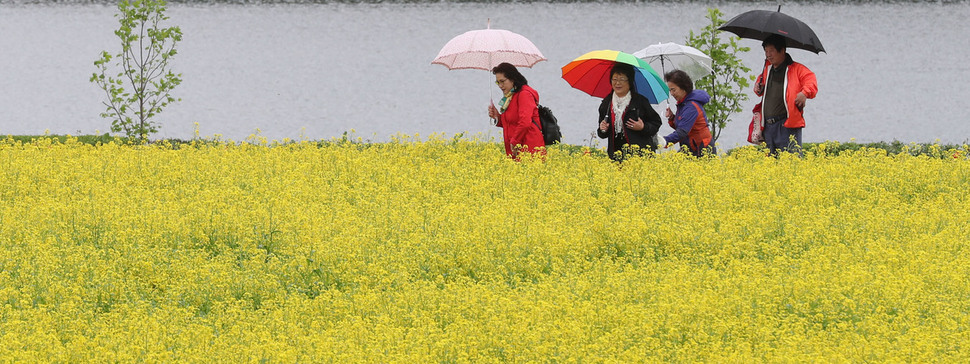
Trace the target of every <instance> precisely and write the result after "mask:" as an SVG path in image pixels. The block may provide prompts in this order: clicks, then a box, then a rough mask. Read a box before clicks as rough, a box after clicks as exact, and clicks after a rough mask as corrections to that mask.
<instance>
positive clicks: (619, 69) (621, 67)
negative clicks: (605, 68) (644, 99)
mask: <svg viewBox="0 0 970 364" xmlns="http://www.w3.org/2000/svg"><path fill="white" fill-rule="evenodd" d="M633 72H634V71H633V66H631V65H628V64H626V63H617V64H615V65H613V69H611V70H610V77H611V78H612V77H613V75H616V74H620V75H624V76H626V79H627V80H629V82H630V91H633V92H636V91H637V90H636V81H634V79H633V76H634V73H633Z"/></svg>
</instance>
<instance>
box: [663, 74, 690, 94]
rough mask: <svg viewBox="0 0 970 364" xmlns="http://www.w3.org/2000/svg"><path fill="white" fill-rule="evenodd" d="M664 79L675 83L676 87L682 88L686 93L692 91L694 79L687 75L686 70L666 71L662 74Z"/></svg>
mask: <svg viewBox="0 0 970 364" xmlns="http://www.w3.org/2000/svg"><path fill="white" fill-rule="evenodd" d="M664 80H665V81H667V82H670V83H673V84H675V85H677V87H680V89H681V90H684V92H686V93H690V92H691V91H694V81H691V79H690V76H689V75H687V72H684V71H681V70H673V71H670V72H667V74H665V75H664Z"/></svg>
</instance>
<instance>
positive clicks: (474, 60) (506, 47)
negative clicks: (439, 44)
mask: <svg viewBox="0 0 970 364" xmlns="http://www.w3.org/2000/svg"><path fill="white" fill-rule="evenodd" d="M545 60H546V57H544V56H543V55H542V52H539V48H536V46H535V44H532V42H531V41H529V40H528V39H526V38H525V37H523V36H521V35H519V34H516V33H513V32H510V31H508V30H503V29H491V25H489V27H488V29H481V30H472V31H468V32H465V33H464V34H461V35H459V36H457V37H454V38H452V39H451V40H450V41H448V43H447V44H445V46H444V47H443V48H441V51H440V52H438V56H437V57H435V59H434V61H431V63H432V64H440V65H443V66H445V67H448V69H451V70H454V69H467V68H472V69H480V70H486V71H491V70H492V68H494V67H495V66H498V65H499V63H502V62H508V63H511V64H512V65H513V66H516V67H532V66H533V65H535V64H536V63H539V62H540V61H545Z"/></svg>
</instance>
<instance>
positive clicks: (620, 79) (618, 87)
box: [610, 73, 630, 97]
mask: <svg viewBox="0 0 970 364" xmlns="http://www.w3.org/2000/svg"><path fill="white" fill-rule="evenodd" d="M610 83H612V84H613V92H614V93H616V96H621V97H622V96H626V94H627V93H629V92H630V79H628V78H627V77H626V75H624V74H622V73H614V74H613V76H612V77H610Z"/></svg>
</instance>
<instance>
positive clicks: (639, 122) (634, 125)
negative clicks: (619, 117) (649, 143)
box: [623, 118, 643, 131]
mask: <svg viewBox="0 0 970 364" xmlns="http://www.w3.org/2000/svg"><path fill="white" fill-rule="evenodd" d="M623 125H625V126H626V128H627V129H630V130H633V131H640V130H643V119H641V118H637V119H636V120H633V119H627V120H626V121H625V122H624V123H623Z"/></svg>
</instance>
